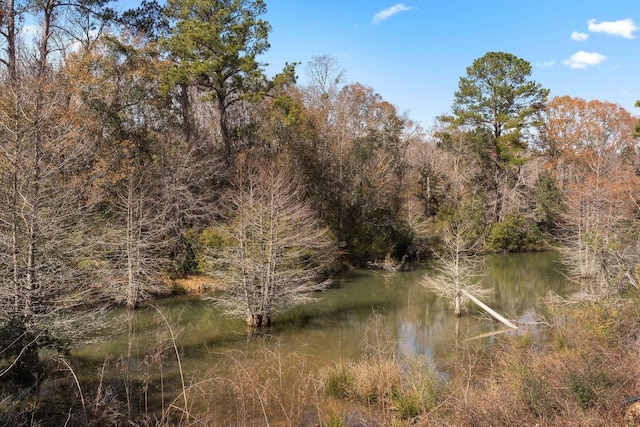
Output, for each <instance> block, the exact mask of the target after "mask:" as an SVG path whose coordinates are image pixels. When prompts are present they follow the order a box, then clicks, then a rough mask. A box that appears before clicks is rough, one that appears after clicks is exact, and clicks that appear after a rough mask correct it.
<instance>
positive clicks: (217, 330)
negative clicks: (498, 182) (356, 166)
mask: <svg viewBox="0 0 640 427" xmlns="http://www.w3.org/2000/svg"><path fill="white" fill-rule="evenodd" d="M484 264H485V276H484V277H482V279H481V280H482V283H484V284H485V286H486V287H488V288H490V289H492V290H493V293H492V295H491V296H490V297H487V298H484V302H485V303H486V304H488V305H489V306H491V307H492V308H494V309H495V310H496V311H498V312H499V313H500V314H502V315H503V316H505V317H507V318H509V319H512V320H517V321H520V322H524V323H521V326H520V329H519V330H518V331H510V332H508V333H509V334H529V335H531V336H534V337H536V338H537V339H541V340H544V339H545V336H544V330H543V329H541V328H538V327H536V326H535V325H533V324H528V323H533V322H532V321H533V320H534V319H535V306H536V304H537V303H538V302H539V299H540V298H541V297H542V296H544V295H545V293H546V292H547V291H549V290H551V291H553V292H556V293H558V294H560V295H565V294H566V293H568V292H570V291H571V290H572V285H571V284H570V282H569V281H567V280H566V278H565V276H564V275H563V267H562V265H561V264H560V263H559V262H558V258H557V255H556V254H554V253H551V252H545V253H527V254H509V255H497V256H491V257H488V258H486V259H485V263H484ZM425 274H431V270H430V269H429V267H428V266H423V267H420V268H416V269H414V270H412V271H409V272H400V273H382V272H377V271H371V270H359V271H356V272H353V273H350V274H349V275H348V276H347V277H345V278H343V279H341V280H339V281H338V282H337V283H336V285H335V286H334V287H332V288H331V289H328V290H326V291H325V292H321V293H317V294H316V295H314V297H313V301H312V302H310V303H307V304H304V305H302V306H298V307H295V308H292V309H290V310H288V311H286V312H284V313H279V314H278V315H277V316H275V317H274V326H273V327H271V328H269V329H268V331H264V332H260V333H259V334H255V333H250V331H248V329H247V327H246V326H245V324H244V322H243V320H242V319H233V318H228V317H226V316H224V314H223V313H222V312H221V311H220V309H219V308H218V307H216V306H215V305H213V304H211V303H210V302H208V301H205V300H202V299H200V298H198V297H193V296H182V297H172V298H168V299H164V300H160V301H157V303H156V305H157V307H158V309H159V310H161V311H162V313H163V314H164V315H165V317H166V319H167V323H165V321H164V320H163V318H162V316H160V315H159V313H158V311H157V310H156V309H154V308H150V307H149V308H145V309H141V310H138V311H136V312H135V313H133V315H129V314H128V313H126V312H124V311H114V312H113V313H111V315H110V320H108V322H107V323H108V325H107V328H106V330H105V331H104V332H102V333H101V335H102V336H101V337H100V340H99V342H96V343H94V344H90V345H86V346H84V347H82V348H78V349H76V350H75V351H74V352H73V358H74V360H75V362H76V365H77V366H80V367H81V368H84V369H85V372H87V373H88V374H89V373H90V372H95V370H96V369H97V367H99V366H100V364H101V363H102V362H103V361H104V360H105V358H108V359H110V360H116V359H118V358H124V357H128V358H138V359H140V360H142V359H143V358H145V356H148V355H150V354H153V352H158V351H159V350H162V349H166V348H168V347H172V345H173V341H172V340H171V335H172V334H173V336H174V337H175V342H176V344H177V348H178V350H179V354H180V359H181V363H182V365H183V366H182V367H183V370H184V371H185V372H186V374H187V375H189V374H190V373H195V372H206V371H210V370H211V369H215V366H216V365H217V364H218V362H219V361H220V360H222V359H225V358H227V357H228V356H227V355H225V354H228V352H230V351H236V350H237V351H241V352H243V353H244V354H250V353H251V352H252V350H254V349H256V348H258V347H260V346H264V345H265V341H268V342H271V343H272V344H267V345H276V343H277V345H278V346H279V350H280V351H283V352H285V353H292V352H295V353H296V354H298V355H300V356H303V357H304V358H305V359H306V360H308V362H309V364H310V366H311V367H322V366H326V365H328V364H330V363H332V362H335V361H338V360H341V359H346V360H352V359H356V358H358V356H359V355H360V354H361V352H362V351H363V348H364V347H365V346H366V341H367V340H368V339H369V340H370V339H371V332H372V331H371V329H372V328H371V325H372V318H376V319H378V324H379V325H384V334H385V335H386V336H387V337H390V338H391V339H392V340H393V341H395V343H396V345H397V351H398V352H399V353H400V354H402V355H408V356H418V357H425V358H426V359H427V360H428V361H430V362H432V363H433V364H434V365H435V366H440V365H442V362H445V361H446V360H448V359H449V358H450V357H451V355H452V352H453V351H455V343H457V342H462V341H465V340H468V339H473V338H474V337H478V336H483V335H486V337H485V338H480V339H479V340H480V342H482V343H484V344H486V345H491V344H492V343H493V342H495V340H496V339H499V338H498V337H499V336H500V335H497V334H494V333H497V332H499V331H503V330H505V326H504V325H502V324H500V323H498V322H495V321H491V320H489V319H487V318H486V316H483V315H481V313H480V312H478V311H477V310H476V309H475V308H474V307H469V312H468V313H467V314H465V315H464V316H463V317H462V318H460V319H457V318H454V317H453V314H452V311H451V309H450V307H449V302H448V301H444V300H443V299H441V298H438V297H436V296H435V295H433V294H431V293H429V292H427V291H426V290H425V289H424V288H422V287H421V286H420V284H419V282H420V279H421V278H422V277H423V276H424V275H425ZM123 319H126V320H125V321H123ZM265 337H268V338H267V339H265ZM89 375H90V374H89Z"/></svg>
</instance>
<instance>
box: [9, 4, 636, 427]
mask: <svg viewBox="0 0 640 427" xmlns="http://www.w3.org/2000/svg"><path fill="white" fill-rule="evenodd" d="M266 7H267V6H266V4H265V2H264V1H263V0H182V1H178V0H168V1H167V3H166V6H160V5H159V4H158V3H156V2H155V1H153V0H150V1H148V0H144V1H143V2H142V4H141V5H140V6H139V7H138V8H136V9H132V10H127V11H125V12H123V13H120V12H117V11H115V10H114V9H111V8H110V7H109V4H108V3H107V2H106V1H104V0H72V1H65V2H63V1H60V0H46V1H31V0H3V1H1V2H0V49H1V53H0V66H1V68H0V346H1V348H2V353H1V354H0V361H1V362H2V363H1V365H0V367H1V372H0V382H3V383H4V385H3V386H2V395H3V397H4V396H10V397H11V400H12V401H16V402H18V403H16V404H15V405H14V406H11V407H10V408H9V409H6V408H3V410H4V411H5V412H7V414H8V415H7V414H5V415H3V416H4V417H6V419H7V420H10V421H8V422H9V423H11V422H15V423H25V424H27V425H29V423H27V421H25V420H26V419H27V418H20V417H26V415H25V413H27V414H28V413H30V412H29V410H28V409H25V408H26V407H27V406H29V405H30V403H29V404H28V403H25V402H30V400H29V399H31V398H32V397H33V394H34V393H36V394H37V390H38V388H39V384H41V383H42V381H43V380H44V378H46V376H47V375H48V374H47V372H48V369H50V368H48V367H47V365H46V363H45V362H44V359H43V357H42V354H43V352H46V353H47V354H50V353H52V352H53V353H55V354H60V355H63V356H64V355H65V354H67V352H68V351H69V349H71V348H73V347H74V346H76V345H78V344H79V343H81V342H82V340H83V336H84V335H85V334H86V331H87V330H89V329H92V328H98V327H99V326H98V325H99V324H100V322H101V316H102V315H103V314H104V313H105V311H107V310H109V309H110V308H112V307H116V306H124V307H127V308H128V309H130V310H135V309H136V308H138V307H140V306H141V305H143V304H145V302H146V301H153V299H154V298H157V297H159V296H162V295H166V294H169V293H171V292H178V291H181V289H179V286H176V285H175V280H177V279H184V278H190V277H200V278H206V280H205V281H206V282H207V284H209V283H211V284H213V285H215V286H222V287H223V288H224V291H223V294H224V295H223V296H222V297H220V301H219V303H220V304H222V305H223V307H224V308H225V309H226V310H228V311H229V313H231V314H233V315H236V316H240V317H242V318H246V321H247V324H248V325H249V326H251V327H254V328H261V327H266V326H269V325H270V324H271V323H272V321H273V320H274V319H275V320H277V313H278V312H279V311H280V310H282V309H283V308H285V307H288V306H290V305H292V304H296V303H298V302H302V301H304V300H305V298H307V297H308V295H310V294H312V293H313V292H315V291H318V290H322V289H324V288H326V287H327V286H330V284H331V278H332V276H333V275H335V274H338V273H340V272H344V271H346V270H348V269H350V268H360V267H368V268H381V269H387V270H395V269H402V268H410V267H409V266H410V265H411V264H412V263H415V262H421V261H425V260H430V259H440V260H443V261H444V260H446V259H453V258H452V257H458V256H460V255H462V256H465V257H467V256H468V257H475V256H481V255H485V254H490V253H503V252H526V251H540V250H554V251H558V252H559V253H560V254H561V255H562V257H563V260H564V262H565V263H566V264H567V265H568V266H569V270H570V275H571V278H572V279H574V280H575V281H576V282H578V283H580V286H581V293H582V294H584V296H585V300H586V301H588V304H595V305H597V306H598V307H600V306H601V304H605V303H606V304H612V301H616V305H615V307H617V308H616V310H618V311H616V313H619V312H622V311H624V310H631V311H633V310H637V306H638V304H637V298H638V292H637V288H638V282H639V281H640V268H639V266H640V239H639V232H640V193H639V192H638V191H637V190H638V188H639V184H640V151H639V147H638V136H639V132H640V131H639V129H640V127H639V126H638V121H637V118H636V117H634V116H633V115H632V114H631V113H630V112H628V111H626V110H625V109H624V108H622V107H621V106H620V105H617V104H614V103H610V102H607V101H604V100H585V99H581V98H576V97H569V96H551V94H550V93H549V90H547V89H545V88H543V87H542V86H541V85H540V84H539V83H537V82H536V81H535V80H533V78H532V76H531V74H532V68H531V65H530V64H529V62H527V61H526V60H525V59H522V58H518V57H516V56H514V55H512V54H509V53H505V52H488V53H486V54H485V55H484V56H482V57H480V58H478V59H476V60H475V61H474V62H473V63H472V64H469V67H468V68H467V69H466V74H465V75H462V76H461V77H460V80H459V87H458V90H457V91H456V92H455V93H453V94H452V108H451V112H450V113H449V114H446V115H443V116H441V117H438V119H437V121H436V124H435V125H434V126H433V127H432V128H430V129H425V128H423V127H422V126H421V125H419V124H417V123H415V122H413V121H412V120H411V119H409V118H408V117H407V116H406V115H404V114H402V113H400V112H399V110H398V108H399V107H398V106H394V105H392V104H390V103H389V102H387V101H385V100H384V99H383V98H382V97H381V96H380V95H379V94H378V93H376V91H375V89H374V88H372V87H369V86H367V85H366V84H365V83H359V82H347V81H346V79H345V70H343V69H342V68H341V66H340V64H339V62H338V60H337V59H336V58H334V57H332V56H329V55H323V56H316V57H314V58H313V60H312V61H310V62H309V63H307V64H300V63H297V62H290V63H286V64H282V71H281V72H280V73H278V74H276V75H274V76H267V75H266V74H265V71H264V66H265V64H263V63H261V62H260V61H261V60H260V58H261V55H262V54H264V53H265V52H266V51H267V50H268V49H269V41H268V36H269V32H270V26H269V23H268V22H266V21H265V20H264V19H263V18H262V16H263V15H264V14H265V12H266ZM32 21H33V22H36V21H37V22H38V25H37V31H30V32H26V31H24V30H25V28H26V27H27V23H29V25H30V24H31V22H32ZM292 61H295V58H292ZM300 74H304V76H306V79H305V81H306V82H308V83H305V84H304V85H302V84H299V83H297V80H298V76H299V75H300ZM425 102H428V100H425ZM172 284H173V286H172ZM585 304H587V303H585ZM582 309H583V310H587V309H585V308H584V307H582ZM587 311H588V310H587ZM614 311H615V310H614ZM606 312H607V310H604V312H601V313H600V314H599V315H600V316H601V317H602V322H601V323H598V324H595V323H594V324H593V327H594V328H599V327H600V326H601V327H602V328H605V326H606V327H610V328H612V326H611V322H610V321H609V320H610V319H609V320H607V319H606ZM572 313H573V312H572ZM582 315H584V313H583V314H582ZM568 316H569V317H571V315H568ZM636 318H637V316H636ZM616 319H618V318H617V317H616ZM621 322H622V321H621ZM623 323H624V322H622V323H620V324H619V326H620V328H621V329H616V333H622V332H620V331H621V330H622V329H624V328H627V329H629V331H628V332H629V333H630V334H633V333H636V334H637V333H638V331H640V325H638V324H637V321H636V322H635V323H632V324H627V323H624V324H623ZM567 324H568V323H567ZM599 325H600V326H599ZM602 325H604V326H602ZM565 326H566V325H565ZM558 327H560V326H558ZM592 332H593V331H592ZM586 333H587V332H585V334H586ZM594 333H595V332H594ZM609 334H610V336H613V335H614V332H610V333H609ZM628 337H629V336H627V338H628ZM605 338H606V337H605ZM605 338H603V340H605V341H606V339H605ZM593 339H595V338H593ZM620 340H623V339H622V338H621V339H620ZM636 341H637V340H636ZM618 344H619V343H618ZM618 344H616V345H618ZM603 345H604V344H603ZM612 345H613V344H612ZM639 350H640V349H639V348H638V345H637V342H636V343H635V344H634V345H633V346H632V345H629V346H627V347H624V350H622V349H617V350H616V352H618V356H619V357H620V358H622V357H623V354H622V353H623V352H629V353H630V354H631V353H633V352H636V353H635V354H636V356H637V351H639ZM525 358H526V357H525V356H522V359H523V360H524V359H525ZM624 360H625V363H626V361H627V359H624ZM639 368H640V367H638V366H637V363H636V364H635V365H634V367H633V369H639ZM532 378H533V377H527V379H528V380H530V381H534V380H533V379H532ZM578 385H580V384H578ZM14 387H18V388H19V389H25V390H30V392H25V393H22V394H20V393H18V394H16V393H14V392H13V391H12V390H13V389H14ZM576 387H577V386H576ZM34 390H35V391H34ZM636 391H637V392H638V393H640V390H636ZM29 393H31V395H29ZM18 395H19V396H18ZM29 396H31V397H29ZM543 397H544V396H543ZM35 400H37V399H35V398H34V401H35ZM185 400H186V397H185ZM542 400H544V399H543V398H542V397H540V401H542ZM20 402H23V406H20ZM589 402H590V403H589V405H591V403H593V402H591V401H589ZM589 405H587V406H585V408H587V409H592V408H593V406H589ZM593 405H594V406H596V404H595V403H593ZM16 408H19V409H16ZM607 408H608V409H607V410H609V409H610V408H609V407H607ZM552 409H553V411H556V412H555V413H558V412H559V411H560V409H558V408H556V407H554V408H552ZM536 410H537V409H536V408H533V409H532V411H533V412H529V413H528V414H529V415H530V416H531V417H533V419H535V417H536V416H537V415H540V414H537V413H536ZM12 411H14V412H12ZM34 411H35V410H34ZM451 411H453V410H451ZM553 411H552V412H553ZM18 412H19V413H18ZM531 414H533V415H531ZM536 414H537V415H536ZM608 414H609V413H608ZM529 415H528V416H529ZM545 416H546V413H545ZM11 417H16V418H11ZM85 417H86V411H85ZM545 419H546V418H545ZM453 420H454V421H451V422H452V425H456V423H460V424H458V425H461V424H462V425H485V424H482V423H481V422H480V421H478V420H476V421H472V420H463V419H456V418H455V417H454V418H453ZM85 421H86V424H91V422H88V421H87V420H86V418H85ZM165 421H166V422H167V424H166V425H173V424H172V423H176V424H178V422H177V421H176V420H175V419H172V420H170V421H167V420H165ZM179 421H180V422H182V421H183V419H182V418H179ZM494 421H495V420H494ZM75 422H78V423H79V424H78V425H82V423H81V422H80V421H75ZM96 422H97V423H99V422H98V421H96ZM185 422H186V421H185ZM43 425H45V424H43ZM96 425H98V424H96ZM322 425H325V424H322ZM326 425H329V424H326ZM333 425H338V424H333ZM440 425H444V424H440ZM486 425H490V424H486ZM504 425H509V424H508V421H505V424H504ZM558 425H561V424H558ZM565 425H566V424H565ZM581 425H588V424H581ZM592 425H597V424H592Z"/></svg>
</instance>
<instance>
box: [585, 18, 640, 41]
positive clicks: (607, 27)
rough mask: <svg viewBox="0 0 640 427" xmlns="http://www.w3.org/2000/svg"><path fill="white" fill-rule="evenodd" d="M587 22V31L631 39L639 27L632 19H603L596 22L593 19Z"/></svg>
mask: <svg viewBox="0 0 640 427" xmlns="http://www.w3.org/2000/svg"><path fill="white" fill-rule="evenodd" d="M587 23H588V24H589V31H592V32H594V33H605V34H607V35H610V36H618V37H624V38H625V39H632V38H634V37H635V36H634V35H633V33H634V32H635V31H638V30H640V28H639V27H637V26H636V24H635V23H634V22H633V20H632V19H629V18H627V19H622V20H620V21H603V22H601V23H599V24H596V20H595V19H590V20H588V21H587Z"/></svg>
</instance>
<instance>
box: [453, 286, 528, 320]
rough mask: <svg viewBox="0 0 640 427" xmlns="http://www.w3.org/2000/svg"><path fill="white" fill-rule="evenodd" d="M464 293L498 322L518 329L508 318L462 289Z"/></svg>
mask: <svg viewBox="0 0 640 427" xmlns="http://www.w3.org/2000/svg"><path fill="white" fill-rule="evenodd" d="M462 293H463V294H464V295H465V296H466V297H467V298H469V299H470V300H471V301H473V302H475V303H476V304H478V306H480V308H482V309H483V310H484V311H486V312H487V313H489V314H490V315H491V316H493V317H494V318H495V319H496V320H498V321H500V322H502V323H503V324H505V325H506V326H508V327H510V328H513V329H518V327H517V326H516V325H514V324H513V323H511V322H510V321H509V320H507V319H506V318H504V317H502V316H501V315H500V314H498V313H497V312H496V311H495V310H493V309H492V308H491V307H489V306H488V305H486V304H485V303H483V302H482V301H480V300H479V299H478V298H476V297H474V296H473V295H471V294H470V293H469V292H467V291H465V290H464V289H462Z"/></svg>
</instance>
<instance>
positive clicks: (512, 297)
mask: <svg viewBox="0 0 640 427" xmlns="http://www.w3.org/2000/svg"><path fill="white" fill-rule="evenodd" d="M485 267H486V276H485V280H486V282H487V284H488V285H489V287H491V288H492V289H493V290H494V292H493V301H492V303H491V305H492V306H494V307H496V309H497V310H498V311H501V312H506V313H508V314H510V315H511V316H515V317H519V316H521V315H522V314H523V313H524V311H525V310H527V309H528V308H531V307H533V306H535V304H536V303H537V302H538V298H539V297H540V296H543V295H544V294H545V293H546V292H547V291H548V290H552V291H554V292H561V291H562V290H563V289H564V285H565V284H566V277H565V275H564V274H563V270H564V267H563V266H562V264H561V263H560V262H559V260H558V256H557V255H556V254H555V253H552V252H539V253H525V254H509V255H493V256H490V257H488V258H487V259H486V261H485Z"/></svg>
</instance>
